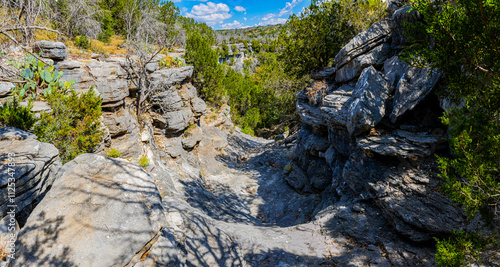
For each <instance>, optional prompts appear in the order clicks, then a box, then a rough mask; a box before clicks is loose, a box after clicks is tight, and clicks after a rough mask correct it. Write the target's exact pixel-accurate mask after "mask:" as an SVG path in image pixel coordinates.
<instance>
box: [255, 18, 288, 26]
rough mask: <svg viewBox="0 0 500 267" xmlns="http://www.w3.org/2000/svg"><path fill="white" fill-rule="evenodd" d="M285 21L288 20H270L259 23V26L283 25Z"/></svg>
mask: <svg viewBox="0 0 500 267" xmlns="http://www.w3.org/2000/svg"><path fill="white" fill-rule="evenodd" d="M287 21H288V19H285V18H272V19H268V20H266V21H263V22H261V23H259V26H264V25H276V24H285V23H286V22H287Z"/></svg>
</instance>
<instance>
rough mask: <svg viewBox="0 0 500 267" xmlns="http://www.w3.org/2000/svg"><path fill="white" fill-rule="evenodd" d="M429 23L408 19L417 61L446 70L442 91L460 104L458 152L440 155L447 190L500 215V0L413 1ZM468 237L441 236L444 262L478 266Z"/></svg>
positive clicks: (469, 205) (454, 113)
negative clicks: (446, 237) (445, 155)
mask: <svg viewBox="0 0 500 267" xmlns="http://www.w3.org/2000/svg"><path fill="white" fill-rule="evenodd" d="M412 6H413V10H416V11H418V12H419V13H420V15H421V16H422V17H423V20H421V21H417V22H416V23H412V24H409V23H408V24H407V25H406V26H405V33H406V35H407V36H408V37H409V41H410V44H411V45H410V46H409V47H407V49H406V52H405V55H406V57H407V59H408V61H409V62H411V63H413V64H416V65H419V66H431V67H434V68H436V69H439V71H442V72H443V73H444V77H445V78H444V79H445V83H444V84H446V86H445V87H443V88H442V90H441V91H440V94H441V96H442V97H443V98H447V99H449V100H451V101H452V102H453V104H452V105H451V106H450V107H448V110H447V112H446V113H445V115H444V116H443V117H442V120H443V122H444V124H446V125H447V126H449V127H450V128H449V133H450V138H449V142H450V148H451V152H452V155H451V156H450V157H441V158H439V165H440V168H441V177H442V179H443V180H444V181H445V185H444V186H443V191H444V192H445V193H447V194H448V196H450V197H451V199H452V200H454V201H455V203H457V204H459V205H463V206H464V207H465V209H466V210H467V212H468V214H469V216H470V217H474V216H475V215H476V214H477V213H481V215H482V218H485V219H489V220H491V219H493V220H498V219H500V216H499V215H500V213H498V210H499V208H500V161H499V160H498V159H499V158H500V61H499V60H498V58H499V57H500V46H499V45H500V39H499V35H498V32H500V5H499V4H498V3H496V2H495V1H489V0H479V1H476V0H459V1H445V0H437V1H426V0H415V1H413V4H412ZM497 238H498V236H497ZM471 242H472V238H471V236H470V235H468V234H462V235H459V237H453V238H450V239H442V240H439V241H438V251H437V254H436V263H437V264H438V265H441V266H458V265H455V264H459V265H462V264H464V263H465V262H467V263H470V262H471V259H470V258H467V257H466V258H465V259H464V255H470V256H471V258H476V256H477V254H475V253H469V251H470V249H469V248H470V246H471V244H473V243H471Z"/></svg>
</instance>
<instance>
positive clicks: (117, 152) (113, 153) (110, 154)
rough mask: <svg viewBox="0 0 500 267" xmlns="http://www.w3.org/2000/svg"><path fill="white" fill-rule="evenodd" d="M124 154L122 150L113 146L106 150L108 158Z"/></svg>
mask: <svg viewBox="0 0 500 267" xmlns="http://www.w3.org/2000/svg"><path fill="white" fill-rule="evenodd" d="M121 156H122V152H120V150H118V149H116V148H111V149H109V150H107V151H106V157H108V158H119V157H121Z"/></svg>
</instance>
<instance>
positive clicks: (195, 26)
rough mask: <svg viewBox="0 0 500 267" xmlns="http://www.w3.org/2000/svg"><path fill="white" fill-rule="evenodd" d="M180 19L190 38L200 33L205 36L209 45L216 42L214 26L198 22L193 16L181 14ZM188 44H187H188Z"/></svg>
mask: <svg viewBox="0 0 500 267" xmlns="http://www.w3.org/2000/svg"><path fill="white" fill-rule="evenodd" d="M178 21H179V22H180V23H181V25H182V26H183V28H184V29H185V30H186V32H187V35H188V38H189V36H192V35H194V34H198V35H200V36H201V38H203V39H204V40H205V41H206V42H207V43H208V44H209V45H214V44H215V37H214V35H215V32H214V30H213V29H212V27H210V26H208V25H207V24H205V23H200V22H196V21H195V20H194V19H193V18H186V17H182V16H179V17H178ZM186 46H187V44H186Z"/></svg>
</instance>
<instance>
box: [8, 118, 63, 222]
mask: <svg viewBox="0 0 500 267" xmlns="http://www.w3.org/2000/svg"><path fill="white" fill-rule="evenodd" d="M0 151H1V153H0V155H1V156H0V161H1V162H3V164H1V165H0V173H2V176H1V177H0V192H1V194H0V217H1V218H3V217H4V216H5V215H6V214H7V210H8V209H9V207H8V205H9V204H13V205H16V207H15V210H16V216H17V218H18V219H25V218H26V217H27V215H28V214H29V212H30V211H31V207H32V206H33V205H36V203H37V202H38V201H39V197H41V196H43V194H45V192H46V191H47V190H48V188H50V186H51V185H52V183H53V182H54V179H55V178H56V173H57V172H58V171H59V169H60V168H61V165H62V163H61V159H60V158H59V150H57V148H56V147H54V146H53V145H51V144H47V143H42V142H40V141H37V140H36V136H35V135H33V134H31V133H28V132H24V131H21V130H19V129H16V128H13V127H4V128H0ZM11 179H14V180H15V192H16V198H15V199H14V202H10V199H9V197H8V194H9V192H11V191H9V184H11V185H12V182H13V180H11ZM11 190H12V189H11ZM25 209H26V210H25Z"/></svg>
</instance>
